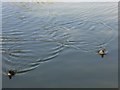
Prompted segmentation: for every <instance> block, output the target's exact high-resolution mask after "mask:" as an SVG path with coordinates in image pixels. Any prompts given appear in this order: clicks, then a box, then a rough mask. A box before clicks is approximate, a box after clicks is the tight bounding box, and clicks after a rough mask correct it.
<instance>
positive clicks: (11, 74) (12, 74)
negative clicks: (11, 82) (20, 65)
mask: <svg viewBox="0 0 120 90" xmlns="http://www.w3.org/2000/svg"><path fill="white" fill-rule="evenodd" d="M7 75H8V77H9V79H12V77H13V76H14V75H15V71H13V70H9V71H8V74H7Z"/></svg>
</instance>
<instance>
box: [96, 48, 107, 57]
mask: <svg viewBox="0 0 120 90" xmlns="http://www.w3.org/2000/svg"><path fill="white" fill-rule="evenodd" d="M98 54H99V55H100V56H101V57H102V58H103V57H104V55H106V53H105V49H104V48H101V49H100V50H99V51H98Z"/></svg>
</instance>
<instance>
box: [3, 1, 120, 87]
mask: <svg viewBox="0 0 120 90" xmlns="http://www.w3.org/2000/svg"><path fill="white" fill-rule="evenodd" d="M117 8H118V5H117V3H20V2H19V3H17V2H16V3H15V2H14V3H13V2H11V3H10V2H9V3H8V2H6V3H2V36H1V39H2V48H1V50H2V62H3V66H2V69H3V78H2V79H3V88H23V87H24V88H29V87H30V88H56V87H57V88H63V87H64V88H75V87H76V88H78V87H80V88H94V87H96V88H99V87H101V88H105V87H109V88H113V87H118V51H117V50H118V41H117V38H118V20H117V18H118V16H117V15H118V10H117ZM101 47H103V48H105V49H106V50H107V51H106V53H107V55H106V56H105V57H104V58H101V57H100V56H99V55H98V54H97V51H98V50H99V48H101ZM10 69H12V70H16V71H17V74H16V76H15V77H13V78H12V79H11V80H9V78H8V77H7V76H6V74H7V72H8V70H10Z"/></svg>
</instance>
